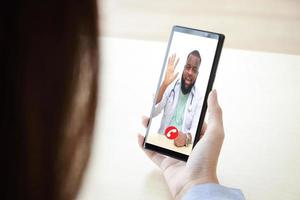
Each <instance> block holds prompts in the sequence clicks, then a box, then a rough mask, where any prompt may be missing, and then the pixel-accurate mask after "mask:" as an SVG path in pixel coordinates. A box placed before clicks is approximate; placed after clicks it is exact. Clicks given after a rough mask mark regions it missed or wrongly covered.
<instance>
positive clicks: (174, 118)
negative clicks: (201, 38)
mask: <svg viewBox="0 0 300 200" xmlns="http://www.w3.org/2000/svg"><path fill="white" fill-rule="evenodd" d="M178 62H179V58H177V59H176V54H173V55H172V56H170V57H169V59H168V65H167V69H166V72H165V77H164V80H163V82H162V84H161V86H160V89H159V94H158V96H157V100H156V105H155V109H154V112H153V116H152V117H156V116H157V115H159V114H160V113H161V112H162V111H163V116H162V119H161V124H160V128H159V130H158V133H160V134H163V133H164V131H165V129H166V128H167V127H169V126H175V127H176V128H177V129H178V131H179V135H178V137H177V138H176V139H175V140H174V144H175V145H176V146H177V147H182V146H188V145H189V144H191V143H192V135H194V134H195V132H196V131H197V126H198V119H199V116H200V108H201V105H202V102H203V97H201V96H200V93H199V90H198V88H197V87H196V86H195V82H196V80H197V76H198V72H199V67H200V64H201V56H200V54H199V52H198V51H197V50H194V51H192V52H190V53H189V54H188V56H187V59H186V63H185V66H184V69H183V72H182V76H181V78H177V77H178V72H177V73H175V68H176V66H177V64H178ZM175 80H176V81H175Z"/></svg>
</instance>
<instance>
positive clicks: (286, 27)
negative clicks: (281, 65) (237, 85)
mask: <svg viewBox="0 0 300 200" xmlns="http://www.w3.org/2000/svg"><path fill="white" fill-rule="evenodd" d="M100 5H101V16H100V17H101V24H102V30H101V31H102V36H111V37H121V38H132V39H139V40H154V41H165V42H166V41H167V40H168V37H169V34H170V30H171V27H172V26H173V25H175V24H176V25H182V26H187V27H193V28H198V29H204V30H210V31H215V32H221V33H224V34H225V35H226V42H225V48H236V49H245V50H254V51H268V52H277V53H286V54H298V55H299V54H300V0H251V1H250V0H248V1H247V0H207V1H204V0H178V1H175V0H160V1H158V0H102V1H101V2H100Z"/></svg>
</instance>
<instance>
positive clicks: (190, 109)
mask: <svg viewBox="0 0 300 200" xmlns="http://www.w3.org/2000/svg"><path fill="white" fill-rule="evenodd" d="M178 81H179V79H177V81H176V83H175V84H174V86H173V88H172V90H171V92H170V94H169V97H168V99H169V98H170V97H171V95H172V93H173V100H172V102H174V99H175V87H176V85H177V83H178ZM193 100H194V94H193V93H192V98H191V101H190V105H189V107H188V111H189V112H191V111H192V104H193Z"/></svg>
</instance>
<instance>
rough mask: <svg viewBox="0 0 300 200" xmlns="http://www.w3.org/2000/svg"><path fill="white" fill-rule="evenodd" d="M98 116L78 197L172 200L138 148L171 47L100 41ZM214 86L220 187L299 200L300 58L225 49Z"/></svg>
mask: <svg viewBox="0 0 300 200" xmlns="http://www.w3.org/2000/svg"><path fill="white" fill-rule="evenodd" d="M99 40H100V42H101V47H102V51H101V72H100V79H101V82H100V87H99V107H98V110H97V113H98V118H97V121H96V127H95V137H94V145H93V151H92V156H91V160H90V163H89V167H88V169H87V173H86V177H85V180H84V183H83V187H82V190H81V193H80V195H79V197H78V199H83V200H86V199H88V200H93V199H95V200H96V199H131V200H135V199H146V200H147V199H158V200H159V199H171V196H170V193H169V191H168V188H167V186H166V184H165V182H164V179H163V177H162V174H161V172H160V170H159V169H158V168H157V167H156V166H155V165H154V164H153V163H152V162H151V161H150V160H149V159H148V158H147V157H146V156H145V155H144V153H143V152H142V151H141V149H140V148H139V146H138V144H137V137H136V135H137V133H138V132H141V133H144V132H145V130H144V129H143V128H142V125H141V116H142V115H143V114H149V112H150V109H151V102H152V97H153V94H154V92H155V88H156V84H157V81H158V76H159V73H160V70H161V66H162V63H163V58H164V53H165V49H166V46H167V44H166V43H165V42H149V41H142V40H128V39H116V38H101V39H99ZM215 88H216V89H217V91H218V95H219V101H220V104H221V106H222V108H223V115H224V116H223V117H224V126H225V134H226V136H225V141H224V144H223V148H222V152H221V156H220V159H219V165H218V177H219V181H220V183H221V184H224V185H226V186H230V187H235V188H240V189H241V190H242V191H243V192H244V194H245V196H246V198H247V199H253V200H257V199H280V200H281V199H289V200H296V199H297V200H298V199H299V197H300V190H299V184H298V181H299V180H300V173H299V169H300V123H299V122H300V106H299V104H300V56H295V55H288V54H276V53H266V52H255V51H245V50H236V49H228V48H225V49H223V52H222V56H221V60H220V64H219V69H218V72H217V76H216V81H215Z"/></svg>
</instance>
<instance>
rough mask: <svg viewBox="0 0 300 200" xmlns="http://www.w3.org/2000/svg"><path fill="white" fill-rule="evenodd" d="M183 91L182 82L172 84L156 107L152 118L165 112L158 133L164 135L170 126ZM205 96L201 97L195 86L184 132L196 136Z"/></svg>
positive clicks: (184, 119)
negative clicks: (180, 93)
mask: <svg viewBox="0 0 300 200" xmlns="http://www.w3.org/2000/svg"><path fill="white" fill-rule="evenodd" d="M180 90H181V80H180V79H178V80H177V81H176V82H175V83H173V84H170V85H169V86H168V87H167V89H166V91H165V92H164V94H163V97H162V99H161V101H160V102H159V103H158V104H156V105H155V108H154V111H153V113H152V117H156V116H157V115H159V114H160V113H161V112H162V111H163V116H162V119H161V123H160V127H159V130H158V133H160V134H163V133H164V130H165V129H166V128H167V127H168V126H169V125H170V122H171V120H172V117H173V115H174V112H175V109H176V105H177V102H178V97H179V92H180ZM203 99H204V98H203V96H201V94H200V92H199V90H198V88H196V86H195V85H194V87H193V88H192V90H191V92H190V93H189V96H188V99H187V101H186V106H185V110H184V118H183V123H182V132H183V133H191V134H192V135H194V134H195V132H196V131H197V127H198V122H199V118H200V113H201V107H202V104H203Z"/></svg>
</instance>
